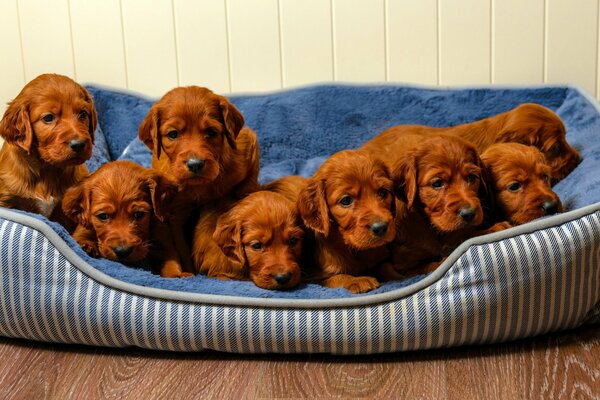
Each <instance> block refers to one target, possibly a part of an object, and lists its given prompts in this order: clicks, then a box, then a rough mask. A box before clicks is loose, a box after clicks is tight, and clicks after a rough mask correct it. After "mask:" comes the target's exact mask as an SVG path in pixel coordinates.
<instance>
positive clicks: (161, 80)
mask: <svg viewBox="0 0 600 400" xmlns="http://www.w3.org/2000/svg"><path fill="white" fill-rule="evenodd" d="M121 7H122V12H123V28H124V36H125V57H126V61H127V79H128V81H129V88H131V89H134V90H137V91H140V92H143V93H146V94H148V95H152V96H160V95H162V94H164V93H165V92H166V91H168V90H169V89H171V88H173V87H175V86H177V84H178V81H177V56H176V51H175V29H174V25H173V6H172V3H171V1H170V0H157V1H153V2H152V3H149V2H146V1H143V0H123V1H122V4H121Z"/></svg>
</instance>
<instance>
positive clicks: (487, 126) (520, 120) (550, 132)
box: [366, 103, 580, 181]
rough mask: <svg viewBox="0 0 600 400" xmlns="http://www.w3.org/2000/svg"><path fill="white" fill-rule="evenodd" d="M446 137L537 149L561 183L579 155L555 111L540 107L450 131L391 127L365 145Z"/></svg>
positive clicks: (528, 107)
mask: <svg viewBox="0 0 600 400" xmlns="http://www.w3.org/2000/svg"><path fill="white" fill-rule="evenodd" d="M405 134H419V135H432V134H445V135H452V136H458V137H461V138H463V139H465V140H467V141H469V142H470V143H472V144H473V145H475V147H476V148H477V151H479V152H483V151H485V150H486V149H487V148H488V147H489V146H491V145H492V144H494V143H503V142H516V143H521V144H525V145H529V146H535V147H537V148H538V149H539V150H540V151H541V152H542V153H544V156H546V159H547V162H548V164H549V165H550V168H551V169H552V179H553V180H555V181H559V180H561V179H563V178H564V177H565V176H567V175H568V174H569V173H570V172H571V171H573V169H575V167H576V166H577V164H579V161H580V156H579V153H577V151H576V150H575V149H574V148H573V147H571V146H570V145H569V144H568V143H567V140H566V131H565V126H564V124H563V122H562V121H561V119H560V118H559V117H558V115H556V113H554V112H553V111H552V110H550V109H548V108H546V107H543V106H540V105H538V104H532V103H527V104H522V105H520V106H518V107H516V108H514V109H512V110H510V111H508V112H505V113H502V114H498V115H495V116H493V117H489V118H486V119H483V120H480V121H476V122H471V123H468V124H462V125H457V126H453V127H449V128H432V127H428V126H421V125H398V126H395V127H392V128H390V129H388V130H386V131H384V132H382V133H380V134H379V135H378V136H377V137H375V138H374V139H373V140H371V141H370V142H369V143H367V145H366V146H369V147H370V146H373V147H374V148H379V149H381V148H385V147H386V146H387V145H389V144H390V143H393V142H394V141H395V138H396V137H397V136H398V135H405Z"/></svg>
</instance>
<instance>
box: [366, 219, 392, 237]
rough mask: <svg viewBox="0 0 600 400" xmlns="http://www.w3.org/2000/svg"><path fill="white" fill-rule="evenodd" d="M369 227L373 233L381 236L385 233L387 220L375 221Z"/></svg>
mask: <svg viewBox="0 0 600 400" xmlns="http://www.w3.org/2000/svg"><path fill="white" fill-rule="evenodd" d="M369 228H370V229H371V232H373V234H374V235H375V236H379V237H381V236H384V235H385V234H386V233H387V228H388V224H387V222H381V221H377V222H375V223H373V224H371V226H370V227H369Z"/></svg>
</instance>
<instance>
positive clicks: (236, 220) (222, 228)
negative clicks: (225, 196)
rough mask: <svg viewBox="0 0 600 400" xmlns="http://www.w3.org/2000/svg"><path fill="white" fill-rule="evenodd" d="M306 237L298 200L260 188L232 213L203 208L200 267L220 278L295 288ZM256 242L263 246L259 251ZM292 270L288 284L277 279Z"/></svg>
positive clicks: (197, 247)
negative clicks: (297, 208)
mask: <svg viewBox="0 0 600 400" xmlns="http://www.w3.org/2000/svg"><path fill="white" fill-rule="evenodd" d="M303 236H304V231H303V230H302V228H301V227H300V223H299V219H298V215H297V212H296V204H295V202H293V201H291V200H289V199H287V198H286V197H284V196H283V195H280V194H278V193H274V192H271V191H267V190H261V191H258V192H254V193H252V194H250V195H248V196H247V197H245V198H244V199H242V200H240V201H238V202H236V203H235V204H233V206H231V207H230V208H229V209H228V210H226V211H224V210H223V207H221V208H218V207H215V208H213V209H210V210H204V211H203V212H202V215H201V217H200V220H199V221H198V224H197V225H196V229H195V232H194V244H193V250H192V255H193V260H194V265H195V269H196V272H197V273H203V274H206V275H208V276H210V277H216V278H220V279H237V280H247V279H250V280H252V282H254V284H255V285H256V286H258V287H261V288H264V289H290V288H293V287H295V286H297V285H298V284H299V283H300V278H301V275H300V266H299V264H298V263H299V260H300V255H301V250H302V238H303ZM292 238H294V241H295V243H290V240H291V239H292ZM256 242H260V243H262V245H263V248H262V249H260V250H255V249H253V248H252V244H254V243H256ZM287 273H289V274H291V278H290V280H289V282H287V283H285V284H280V283H278V282H277V281H276V280H275V278H274V275H275V274H287Z"/></svg>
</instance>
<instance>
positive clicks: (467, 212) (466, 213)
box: [458, 206, 477, 222]
mask: <svg viewBox="0 0 600 400" xmlns="http://www.w3.org/2000/svg"><path fill="white" fill-rule="evenodd" d="M458 215H460V217H461V218H462V219H463V221H465V222H471V221H473V220H474V219H475V216H476V215H477V210H476V209H475V208H474V207H469V206H465V207H461V208H460V210H458Z"/></svg>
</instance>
